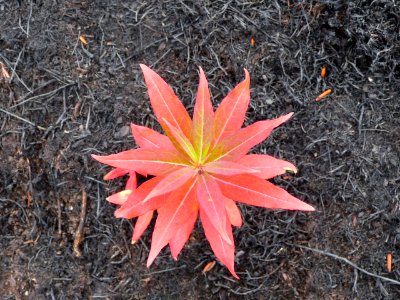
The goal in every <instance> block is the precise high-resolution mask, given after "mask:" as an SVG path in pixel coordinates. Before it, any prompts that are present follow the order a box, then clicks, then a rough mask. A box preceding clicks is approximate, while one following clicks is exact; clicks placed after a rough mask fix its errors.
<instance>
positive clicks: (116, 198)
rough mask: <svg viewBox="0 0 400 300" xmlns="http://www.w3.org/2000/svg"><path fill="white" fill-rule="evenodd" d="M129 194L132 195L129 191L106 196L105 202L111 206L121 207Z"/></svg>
mask: <svg viewBox="0 0 400 300" xmlns="http://www.w3.org/2000/svg"><path fill="white" fill-rule="evenodd" d="M130 194H132V191H131V190H123V191H120V192H118V193H115V194H112V195H110V196H108V197H107V198H106V200H107V201H108V202H110V203H112V204H117V205H122V204H124V203H125V202H126V201H127V200H128V198H129V195H130Z"/></svg>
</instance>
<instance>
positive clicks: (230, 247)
mask: <svg viewBox="0 0 400 300" xmlns="http://www.w3.org/2000/svg"><path fill="white" fill-rule="evenodd" d="M200 219H201V224H202V225H203V228H204V233H205V235H206V238H207V240H208V242H209V243H210V246H211V249H212V250H213V252H214V254H215V256H216V257H217V258H218V259H219V260H220V261H221V262H222V263H223V264H224V265H225V266H226V267H227V268H228V270H229V271H230V272H231V274H232V275H233V276H234V277H235V278H237V279H239V276H237V274H236V273H235V268H234V264H235V246H234V244H233V243H232V244H228V243H227V242H226V240H225V239H224V238H222V237H221V235H220V234H219V232H218V231H217V230H216V229H215V227H214V225H213V224H212V222H211V220H210V218H209V216H208V214H207V213H205V211H204V210H202V209H201V207H200ZM225 226H226V227H225V232H226V233H227V234H228V236H229V238H230V240H231V241H233V234H232V228H231V224H229V221H228V222H226V224H225Z"/></svg>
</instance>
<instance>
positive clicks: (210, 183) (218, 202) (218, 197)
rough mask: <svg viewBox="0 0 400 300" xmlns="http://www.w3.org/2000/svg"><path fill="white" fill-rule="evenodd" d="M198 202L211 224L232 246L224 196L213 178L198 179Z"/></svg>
mask: <svg viewBox="0 0 400 300" xmlns="http://www.w3.org/2000/svg"><path fill="white" fill-rule="evenodd" d="M197 200H198V202H199V206H200V211H203V212H204V213H205V214H207V216H208V219H209V220H210V221H211V224H212V225H213V226H214V227H215V229H216V230H217V231H218V233H219V234H220V235H221V237H222V238H223V239H224V240H225V241H226V242H227V243H228V244H230V245H233V241H232V239H230V238H229V236H228V233H227V232H226V223H227V220H226V212H225V205H224V196H223V195H222V193H221V190H220V188H219V186H218V184H217V183H216V182H215V180H214V179H213V178H212V177H211V176H207V175H202V176H199V177H198V182H197Z"/></svg>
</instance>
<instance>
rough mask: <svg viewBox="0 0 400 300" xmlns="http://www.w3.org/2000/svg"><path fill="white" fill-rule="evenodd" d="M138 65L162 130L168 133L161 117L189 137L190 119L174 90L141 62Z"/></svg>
mask: <svg viewBox="0 0 400 300" xmlns="http://www.w3.org/2000/svg"><path fill="white" fill-rule="evenodd" d="M140 67H141V68H142V71H143V75H144V79H145V81H146V85H147V88H148V94H149V98H150V102H151V106H152V107H153V110H154V113H155V115H156V116H157V119H158V121H159V122H160V124H161V126H162V128H163V129H164V131H165V132H166V133H167V134H168V133H169V132H168V127H167V126H166V125H165V122H164V121H163V119H165V120H167V121H168V122H170V123H171V124H172V125H173V126H175V127H176V128H179V129H180V130H181V131H182V132H183V133H184V134H185V135H186V137H190V133H191V130H192V121H191V119H190V117H189V114H188V113H187V111H186V109H185V107H184V106H183V104H182V103H181V102H180V101H179V99H178V97H177V96H176V95H175V93H174V91H173V90H172V89H171V88H170V87H169V85H168V84H167V83H166V82H165V81H164V79H162V78H161V77H160V76H159V75H158V74H157V73H156V72H154V71H153V70H151V69H150V68H149V67H147V66H146V65H143V64H142V65H140ZM168 135H169V134H168Z"/></svg>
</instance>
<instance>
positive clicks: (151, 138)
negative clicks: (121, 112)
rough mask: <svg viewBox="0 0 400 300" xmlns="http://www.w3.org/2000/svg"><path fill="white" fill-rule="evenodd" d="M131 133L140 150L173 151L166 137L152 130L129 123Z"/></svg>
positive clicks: (173, 148)
mask: <svg viewBox="0 0 400 300" xmlns="http://www.w3.org/2000/svg"><path fill="white" fill-rule="evenodd" d="M131 131H132V135H133V138H134V139H135V141H136V144H137V145H138V146H139V147H141V148H145V149H162V150H166V151H174V150H175V147H174V145H173V144H172V143H171V141H170V139H169V138H168V137H167V136H165V135H163V134H161V133H158V132H157V131H155V130H153V129H150V128H147V127H144V126H139V125H136V124H133V123H131Z"/></svg>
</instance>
